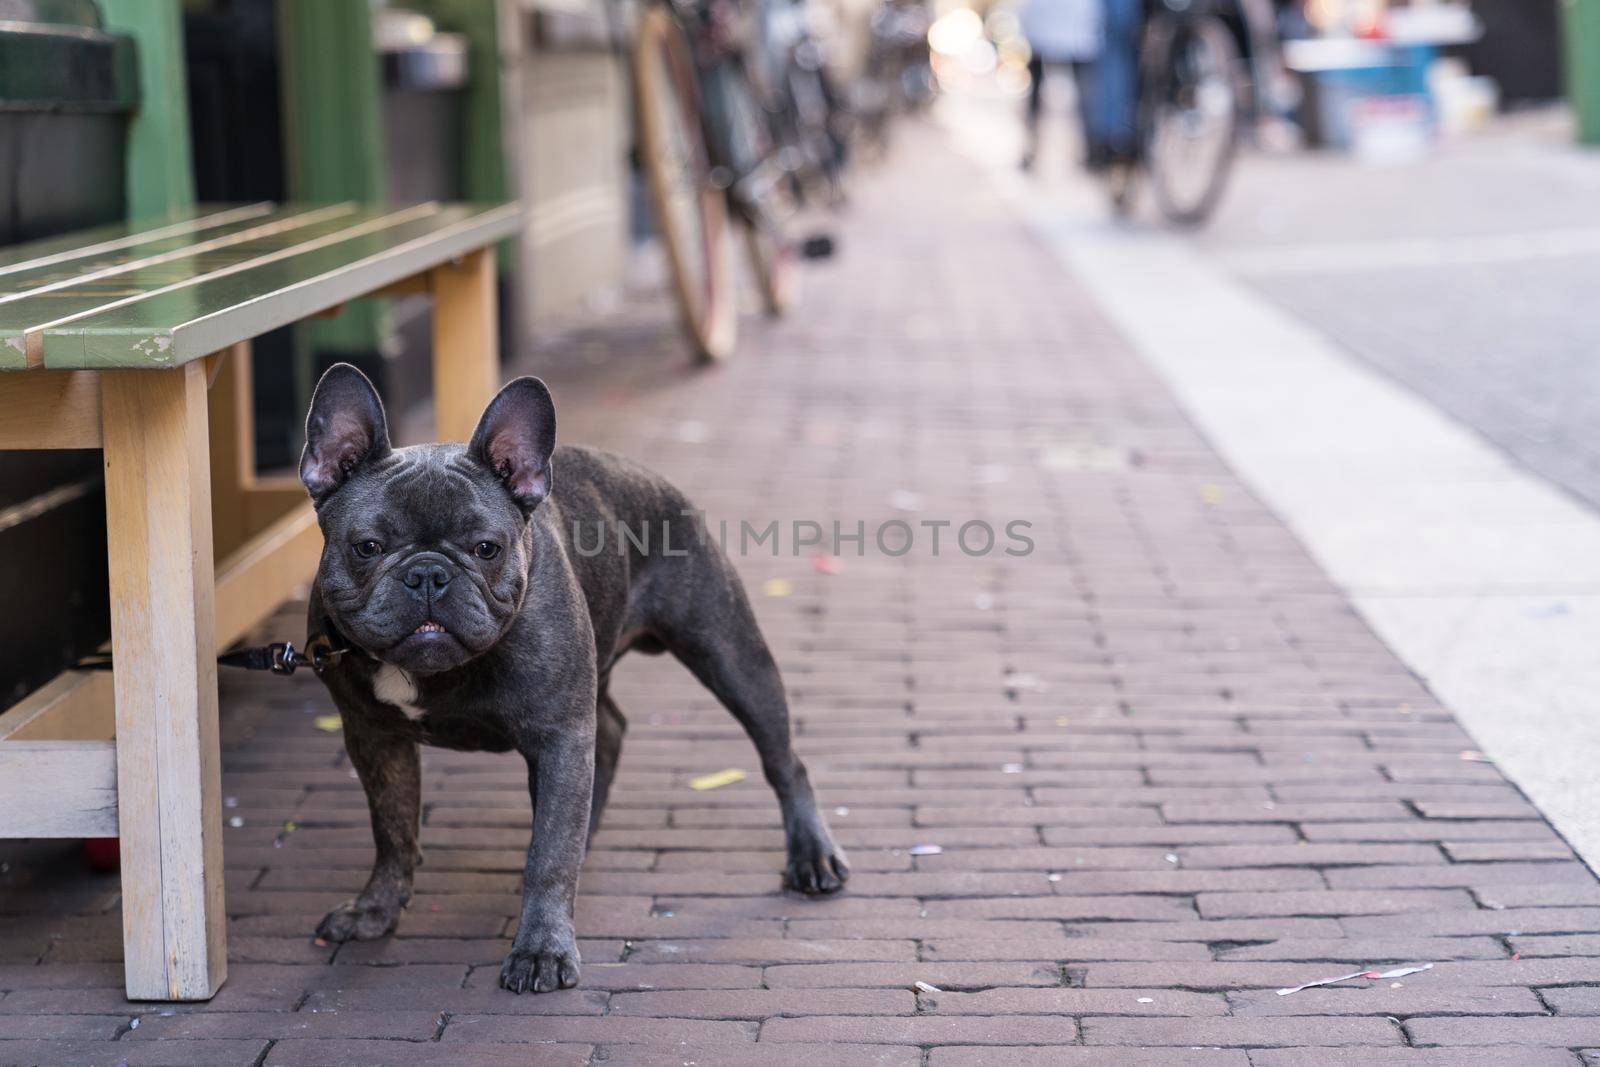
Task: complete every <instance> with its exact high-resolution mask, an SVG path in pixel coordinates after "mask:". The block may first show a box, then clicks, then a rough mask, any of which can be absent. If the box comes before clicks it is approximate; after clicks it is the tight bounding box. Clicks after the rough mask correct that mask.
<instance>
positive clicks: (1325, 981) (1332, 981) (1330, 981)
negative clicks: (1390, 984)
mask: <svg viewBox="0 0 1600 1067" xmlns="http://www.w3.org/2000/svg"><path fill="white" fill-rule="evenodd" d="M1431 970H1433V964H1431V963H1424V964H1422V965H1421V966H1420V967H1399V968H1396V969H1395V970H1392V971H1356V972H1355V973H1354V974H1341V975H1340V976H1339V977H1337V978H1319V979H1317V980H1316V981H1315V982H1303V983H1301V984H1300V985H1296V986H1289V987H1288V988H1287V989H1280V990H1278V996H1280V997H1286V996H1288V995H1289V994H1290V993H1299V992H1301V991H1302V990H1306V989H1315V988H1316V987H1317V986H1325V985H1338V984H1339V983H1340V982H1348V981H1350V980H1351V979H1353V978H1404V977H1405V976H1406V975H1408V974H1416V973H1418V972H1419V971H1431Z"/></svg>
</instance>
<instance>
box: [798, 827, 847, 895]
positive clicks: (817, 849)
mask: <svg viewBox="0 0 1600 1067" xmlns="http://www.w3.org/2000/svg"><path fill="white" fill-rule="evenodd" d="M849 879H850V863H849V861H848V860H846V859H845V856H844V849H842V848H840V847H839V846H838V845H836V844H834V843H833V838H831V837H829V836H828V834H826V833H820V834H816V835H814V836H810V837H808V838H807V839H806V840H804V841H797V842H794V843H792V844H791V845H790V846H789V863H788V865H787V866H786V867H784V869H783V881H784V884H785V885H787V886H788V887H789V888H790V889H798V890H799V891H800V892H802V893H805V894H806V895H808V896H816V895H818V894H819V893H837V892H838V891H839V890H841V889H843V888H844V884H845V882H847V881H849Z"/></svg>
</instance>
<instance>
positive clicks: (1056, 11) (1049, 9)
mask: <svg viewBox="0 0 1600 1067" xmlns="http://www.w3.org/2000/svg"><path fill="white" fill-rule="evenodd" d="M1105 2H1106V0H1023V4H1022V10H1021V11H1020V12H1019V13H1018V17H1019V21H1020V22H1021V23H1022V34H1023V36H1024V37H1026V38H1027V39H1028V48H1029V51H1030V52H1031V55H1030V56H1029V57H1028V79H1029V84H1028V107H1027V111H1026V113H1025V125H1026V129H1027V139H1028V140H1027V146H1026V147H1025V148H1024V149H1023V152H1022V169H1023V170H1031V169H1032V168H1033V164H1034V161H1035V159H1036V158H1037V157H1038V154H1039V113H1040V111H1041V110H1042V108H1043V106H1044V78H1045V72H1046V71H1047V70H1049V69H1050V68H1052V67H1070V68H1071V69H1072V75H1073V81H1074V83H1075V87H1076V89H1077V97H1078V116H1079V120H1080V122H1081V123H1082V126H1083V131H1084V139H1085V140H1086V141H1088V142H1090V145H1091V148H1090V155H1091V157H1092V155H1093V149H1092V144H1093V138H1092V136H1091V134H1090V126H1091V110H1092V105H1091V103H1090V101H1091V98H1092V96H1093V87H1092V85H1091V84H1090V77H1091V75H1090V72H1091V70H1092V64H1093V63H1094V61H1095V59H1096V57H1098V56H1099V55H1100V53H1101V49H1102V42H1103V35H1102V29H1101V23H1102V11H1101V9H1102V5H1103V3H1105Z"/></svg>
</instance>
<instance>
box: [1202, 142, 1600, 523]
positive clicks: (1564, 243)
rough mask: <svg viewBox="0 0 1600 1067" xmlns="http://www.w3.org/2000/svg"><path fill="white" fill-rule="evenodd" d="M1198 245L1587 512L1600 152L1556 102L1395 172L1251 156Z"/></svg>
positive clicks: (1592, 449)
mask: <svg viewBox="0 0 1600 1067" xmlns="http://www.w3.org/2000/svg"><path fill="white" fill-rule="evenodd" d="M1195 241H1196V243H1197V244H1198V245H1199V246H1200V247H1201V248H1202V249H1204V250H1205V251H1206V252H1208V253H1210V254H1212V255H1213V256H1215V257H1217V258H1218V259H1220V260H1221V261H1222V263H1223V264H1224V265H1225V266H1226V267H1227V268H1228V269H1229V270H1231V271H1232V272H1233V273H1234V274H1235V276H1236V277H1238V278H1239V279H1241V280H1242V281H1245V282H1246V283H1247V284H1249V285H1250V286H1251V287H1253V288H1254V289H1256V290H1257V291H1258V292H1260V293H1262V294H1264V295H1266V296H1267V297H1269V298H1270V299H1271V300H1273V301H1275V302H1276V303H1278V304H1280V305H1281V306H1283V307H1284V308H1286V309H1287V310H1289V311H1291V312H1292V313H1293V314H1294V315H1295V316H1296V317H1298V318H1299V319H1301V320H1302V321H1304V322H1306V323H1308V324H1310V325H1312V326H1315V327H1316V328H1317V329H1319V330H1321V331H1322V332H1323V333H1324V334H1326V335H1327V336H1328V337H1330V338H1332V339H1333V340H1334V341H1336V342H1337V343H1338V344H1340V345H1341V346H1343V347H1344V348H1345V349H1346V350H1347V351H1348V352H1350V353H1351V354H1352V355H1354V356H1356V357H1358V358H1359V359H1361V360H1364V361H1366V362H1367V363H1369V364H1370V365H1372V366H1373V367H1375V368H1377V369H1379V370H1381V371H1383V372H1384V373H1386V374H1388V375H1390V376H1392V377H1393V378H1394V379H1395V380H1397V381H1398V382H1400V383H1401V384H1403V385H1404V386H1406V387H1407V388H1409V389H1411V390H1413V391H1414V392H1415V393H1417V394H1418V395H1419V396H1421V397H1423V398H1425V399H1426V400H1428V401H1430V402H1431V403H1433V404H1434V405H1436V406H1437V407H1438V408H1440V409H1441V410H1443V411H1444V412H1446V413H1447V414H1449V415H1451V416H1453V417H1455V418H1456V419H1459V420H1460V421H1461V422H1463V423H1465V424H1466V425H1467V426H1469V427H1471V428H1472V429H1473V430H1475V431H1477V432H1478V433H1479V434H1481V435H1482V436H1483V437H1485V438H1486V439H1488V440H1489V441H1490V442H1492V443H1493V444H1494V445H1496V446H1498V447H1499V448H1501V449H1503V450H1505V451H1506V452H1507V453H1509V454H1510V455H1511V456H1512V457H1513V458H1514V459H1515V460H1516V461H1517V462H1519V463H1521V464H1523V465H1524V466H1526V467H1527V468H1528V469H1530V470H1531V471H1533V472H1535V473H1537V474H1538V475H1540V476H1541V477H1544V478H1546V479H1549V480H1550V481H1552V482H1554V483H1555V484H1557V485H1558V486H1560V487H1562V488H1564V489H1566V490H1568V491H1569V492H1571V493H1573V494H1575V495H1576V496H1578V497H1579V498H1580V499H1582V500H1583V501H1585V502H1586V503H1587V504H1588V505H1589V506H1591V507H1600V308H1597V306H1596V304H1597V300H1600V152H1592V151H1585V150H1583V149H1579V148H1576V147H1573V146H1572V145H1571V137H1570V132H1569V130H1568V127H1567V124H1566V121H1565V119H1564V116H1563V115H1561V114H1560V113H1559V112H1544V113H1537V114H1531V115H1525V116H1521V117H1517V118H1512V119H1508V120H1504V121H1502V123H1501V124H1500V125H1499V126H1498V127H1497V128H1496V129H1495V130H1493V131H1490V132H1488V133H1484V134H1478V135H1475V136H1473V137H1471V138H1464V139H1461V140H1459V141H1456V142H1451V143H1445V144H1443V145H1441V146H1440V147H1439V149H1438V150H1437V151H1436V152H1435V153H1434V154H1433V155H1432V156H1430V157H1429V158H1428V159H1426V160H1423V161H1420V162H1417V163H1414V164H1408V165H1404V166H1396V167H1372V166H1364V165H1362V164H1360V163H1357V162H1355V161H1353V160H1351V159H1349V158H1347V157H1342V156H1337V155H1332V154H1328V153H1314V154H1297V155H1291V156H1276V157H1274V156H1262V155H1249V156H1247V157H1245V159H1244V160H1243V162H1242V164H1241V165H1240V166H1239V167H1238V169H1237V171H1236V173H1235V175H1234V184H1233V186H1232V187H1231V189H1230V193H1229V197H1228V199H1227V201H1226V202H1225V204H1224V205H1223V209H1222V211H1221V212H1220V213H1219V215H1218V216H1217V218H1216V219H1215V220H1214V221H1213V224H1212V225H1211V226H1210V227H1208V228H1207V229H1206V230H1205V231H1203V232H1202V233H1201V234H1199V235H1198V236H1197V237H1196V238H1195Z"/></svg>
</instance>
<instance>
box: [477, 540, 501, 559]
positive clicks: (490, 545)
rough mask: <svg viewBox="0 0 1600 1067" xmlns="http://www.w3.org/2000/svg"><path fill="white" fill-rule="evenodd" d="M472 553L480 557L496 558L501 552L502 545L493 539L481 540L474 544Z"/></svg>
mask: <svg viewBox="0 0 1600 1067" xmlns="http://www.w3.org/2000/svg"><path fill="white" fill-rule="evenodd" d="M472 554H473V555H474V556H477V557H478V558H479V559H494V558H495V557H496V556H498V555H499V554H500V546H499V545H497V544H495V543H494V542H493V541H479V542H478V543H477V544H475V545H473V546H472Z"/></svg>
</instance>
